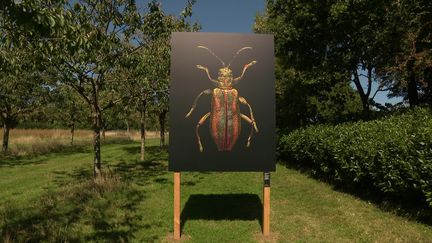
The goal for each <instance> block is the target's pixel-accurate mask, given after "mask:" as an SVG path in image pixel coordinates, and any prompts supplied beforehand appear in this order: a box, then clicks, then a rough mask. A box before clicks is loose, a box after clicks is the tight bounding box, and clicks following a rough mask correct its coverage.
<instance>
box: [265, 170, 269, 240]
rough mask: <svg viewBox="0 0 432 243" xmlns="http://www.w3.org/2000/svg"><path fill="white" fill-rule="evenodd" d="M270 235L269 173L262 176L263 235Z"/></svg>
mask: <svg viewBox="0 0 432 243" xmlns="http://www.w3.org/2000/svg"><path fill="white" fill-rule="evenodd" d="M269 234H270V173H268V175H266V174H264V188H263V235H264V236H268V235H269Z"/></svg>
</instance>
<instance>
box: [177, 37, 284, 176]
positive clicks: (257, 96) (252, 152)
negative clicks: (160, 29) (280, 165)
mask: <svg viewBox="0 0 432 243" xmlns="http://www.w3.org/2000/svg"><path fill="white" fill-rule="evenodd" d="M170 85H171V86H170V115H169V121H170V123H169V126H170V132H169V170H172V171H274V169H275V139H276V138H275V93H274V54H273V36H271V35H257V34H233V33H202V32H201V33H196V32H195V33H172V38H171V79H170Z"/></svg>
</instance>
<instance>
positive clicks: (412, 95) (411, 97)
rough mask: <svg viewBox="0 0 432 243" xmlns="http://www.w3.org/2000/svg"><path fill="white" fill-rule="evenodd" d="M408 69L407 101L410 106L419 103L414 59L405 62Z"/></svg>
mask: <svg viewBox="0 0 432 243" xmlns="http://www.w3.org/2000/svg"><path fill="white" fill-rule="evenodd" d="M407 69H408V74H409V76H408V101H409V105H410V107H415V106H418V105H419V97H418V90H417V78H416V75H415V72H414V60H413V59H411V60H409V61H408V63H407Z"/></svg>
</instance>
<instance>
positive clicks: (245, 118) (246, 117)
mask: <svg viewBox="0 0 432 243" xmlns="http://www.w3.org/2000/svg"><path fill="white" fill-rule="evenodd" d="M240 116H241V118H243V119H244V120H245V121H246V122H247V123H249V124H250V125H251V130H250V133H249V137H248V140H247V144H246V147H249V145H250V141H251V138H252V134H253V131H254V127H253V123H254V121H252V119H250V118H249V117H248V116H246V115H244V114H240Z"/></svg>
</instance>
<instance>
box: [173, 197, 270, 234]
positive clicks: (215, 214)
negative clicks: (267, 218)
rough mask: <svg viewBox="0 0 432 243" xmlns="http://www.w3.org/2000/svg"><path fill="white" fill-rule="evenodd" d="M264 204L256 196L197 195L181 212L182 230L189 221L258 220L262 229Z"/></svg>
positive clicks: (189, 200)
mask: <svg viewBox="0 0 432 243" xmlns="http://www.w3.org/2000/svg"><path fill="white" fill-rule="evenodd" d="M262 207H263V206H262V203H261V200H260V198H259V197H258V196H257V195H256V194H246V193H243V194H195V195H191V196H190V197H189V199H188V200H187V202H186V204H185V206H184V208H183V211H182V212H181V216H180V220H181V230H183V228H184V226H185V224H186V223H187V221H189V220H196V219H204V220H258V222H259V224H260V225H261V228H262Z"/></svg>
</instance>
